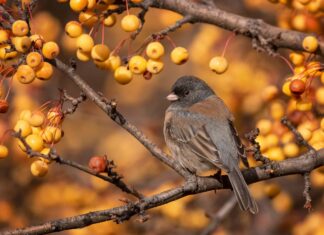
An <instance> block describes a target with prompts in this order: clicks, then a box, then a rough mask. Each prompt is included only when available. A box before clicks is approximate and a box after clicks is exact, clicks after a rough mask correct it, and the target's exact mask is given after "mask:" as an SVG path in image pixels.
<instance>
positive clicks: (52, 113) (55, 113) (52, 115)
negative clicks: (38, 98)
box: [46, 108, 63, 125]
mask: <svg viewBox="0 0 324 235" xmlns="http://www.w3.org/2000/svg"><path fill="white" fill-rule="evenodd" d="M46 119H47V120H48V121H49V123H50V124H51V125H59V124H60V123H61V122H62V120H63V114H62V113H61V112H60V111H59V110H58V109H57V108H52V109H50V110H48V112H47V115H46Z"/></svg>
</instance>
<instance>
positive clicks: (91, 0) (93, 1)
mask: <svg viewBox="0 0 324 235" xmlns="http://www.w3.org/2000/svg"><path fill="white" fill-rule="evenodd" d="M96 3H97V0H88V5H87V9H92V8H94V7H95V5H96Z"/></svg>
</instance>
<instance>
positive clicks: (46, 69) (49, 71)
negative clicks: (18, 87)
mask: <svg viewBox="0 0 324 235" xmlns="http://www.w3.org/2000/svg"><path fill="white" fill-rule="evenodd" d="M52 75H53V66H52V65H51V64H50V63H48V62H42V63H41V64H40V66H39V68H38V69H37V70H36V77H37V78H38V79H40V80H49V79H50V78H51V77H52Z"/></svg>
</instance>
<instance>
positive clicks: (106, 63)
mask: <svg viewBox="0 0 324 235" xmlns="http://www.w3.org/2000/svg"><path fill="white" fill-rule="evenodd" d="M94 63H95V65H96V66H97V68H99V69H103V70H109V69H110V63H109V59H107V60H105V61H102V62H100V61H94Z"/></svg>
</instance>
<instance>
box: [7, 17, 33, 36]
mask: <svg viewBox="0 0 324 235" xmlns="http://www.w3.org/2000/svg"><path fill="white" fill-rule="evenodd" d="M11 31H12V33H13V34H14V35H15V36H20V37H21V36H25V35H27V34H28V32H29V27H28V24H27V22H26V21H24V20H16V21H15V22H13V24H12V26H11Z"/></svg>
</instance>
